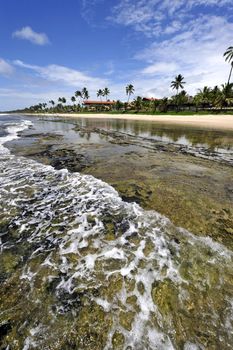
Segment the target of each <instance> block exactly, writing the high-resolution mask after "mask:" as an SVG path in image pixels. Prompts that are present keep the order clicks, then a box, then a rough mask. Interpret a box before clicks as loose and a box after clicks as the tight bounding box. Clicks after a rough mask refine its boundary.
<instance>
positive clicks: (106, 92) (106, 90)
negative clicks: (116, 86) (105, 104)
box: [103, 87, 110, 101]
mask: <svg viewBox="0 0 233 350" xmlns="http://www.w3.org/2000/svg"><path fill="white" fill-rule="evenodd" d="M109 94H110V90H109V89H108V88H107V87H106V88H104V90H103V96H105V97H106V101H107V97H108V95H109Z"/></svg>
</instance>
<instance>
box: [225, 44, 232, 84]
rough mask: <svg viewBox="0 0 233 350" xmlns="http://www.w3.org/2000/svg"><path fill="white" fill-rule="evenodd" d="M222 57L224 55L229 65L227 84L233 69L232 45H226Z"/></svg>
mask: <svg viewBox="0 0 233 350" xmlns="http://www.w3.org/2000/svg"><path fill="white" fill-rule="evenodd" d="M223 57H225V61H226V62H229V63H230V65H231V69H230V74H229V77H228V82H227V84H229V83H230V80H231V74H232V70H233V46H229V47H228V49H227V50H226V52H224V54H223Z"/></svg>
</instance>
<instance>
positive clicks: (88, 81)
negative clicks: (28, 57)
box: [14, 60, 108, 89]
mask: <svg viewBox="0 0 233 350" xmlns="http://www.w3.org/2000/svg"><path fill="white" fill-rule="evenodd" d="M14 64H15V65H16V66H18V67H22V68H27V69H30V70H33V71H35V72H36V73H37V74H38V75H39V76H40V77H41V78H43V79H46V80H48V81H51V82H61V83H63V84H65V85H68V86H73V87H77V88H78V87H79V88H80V87H82V86H84V85H91V87H92V88H96V89H97V88H100V87H103V86H104V85H106V84H108V81H107V80H106V79H101V78H96V77H92V76H90V75H87V74H85V73H83V72H81V71H78V70H75V69H71V68H68V67H64V66H59V65H56V64H51V65H48V66H45V67H42V66H37V65H31V64H27V63H24V62H22V61H20V60H16V61H14Z"/></svg>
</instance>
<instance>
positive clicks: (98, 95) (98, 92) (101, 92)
mask: <svg viewBox="0 0 233 350" xmlns="http://www.w3.org/2000/svg"><path fill="white" fill-rule="evenodd" d="M96 95H97V97H100V101H102V96H103V90H101V89H99V90H98V91H97V93H96Z"/></svg>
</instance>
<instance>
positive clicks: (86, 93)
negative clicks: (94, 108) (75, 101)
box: [82, 87, 90, 100]
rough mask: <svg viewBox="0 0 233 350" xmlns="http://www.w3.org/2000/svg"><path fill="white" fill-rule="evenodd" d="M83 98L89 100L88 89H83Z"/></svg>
mask: <svg viewBox="0 0 233 350" xmlns="http://www.w3.org/2000/svg"><path fill="white" fill-rule="evenodd" d="M82 97H83V98H84V99H85V100H88V99H89V97H90V96H89V92H88V90H87V88H86V87H84V88H83V89H82Z"/></svg>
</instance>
